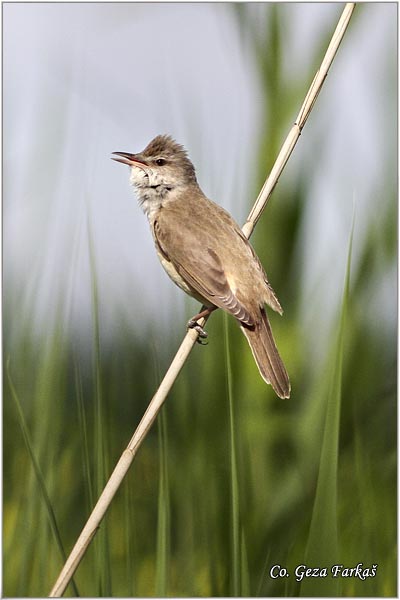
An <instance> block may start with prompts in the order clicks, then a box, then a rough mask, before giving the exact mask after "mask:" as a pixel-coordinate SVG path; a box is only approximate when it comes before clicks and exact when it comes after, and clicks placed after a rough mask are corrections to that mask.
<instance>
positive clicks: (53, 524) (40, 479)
mask: <svg viewBox="0 0 400 600" xmlns="http://www.w3.org/2000/svg"><path fill="white" fill-rule="evenodd" d="M6 372H7V380H8V384H9V386H10V391H11V396H12V398H13V400H14V403H15V406H16V409H17V414H18V423H19V426H20V428H21V432H22V436H23V438H24V442H25V446H26V449H27V451H28V455H29V458H30V461H31V464H32V468H33V471H34V473H35V477H36V481H37V483H38V486H39V490H40V494H41V498H42V500H43V503H44V506H45V508H46V512H47V516H48V519H49V523H50V528H51V531H52V534H53V536H54V539H55V542H56V544H57V547H58V549H59V552H60V556H61V560H62V563H63V564H64V562H65V561H66V559H67V556H66V553H65V550H64V546H63V543H62V539H61V534H60V530H59V528H58V525H57V519H56V516H55V513H54V509H53V505H52V503H51V500H50V496H49V494H48V492H47V488H46V482H45V478H44V475H43V473H42V470H41V468H40V465H39V463H38V461H37V460H36V456H35V452H34V450H33V445H32V442H31V438H30V435H29V430H28V427H27V424H26V421H25V416H24V412H23V410H22V406H21V403H20V401H19V397H18V394H17V391H16V389H15V386H14V383H13V380H12V378H11V373H10V361H9V359H8V360H7V362H6ZM71 585H72V589H73V591H74V595H75V596H79V592H78V588H77V586H76V584H75V582H74V580H73V579H72V580H71Z"/></svg>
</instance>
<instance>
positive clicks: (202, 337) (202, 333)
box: [187, 319, 208, 346]
mask: <svg viewBox="0 0 400 600" xmlns="http://www.w3.org/2000/svg"><path fill="white" fill-rule="evenodd" d="M187 328H188V329H194V330H195V331H197V333H198V334H199V337H198V338H197V343H198V344H201V345H202V346H206V345H207V344H208V342H205V341H204V340H205V339H206V338H207V337H208V333H207V331H205V330H204V329H203V328H202V327H201V326H200V325H199V324H198V322H197V321H196V320H195V319H190V320H189V321H188V323H187Z"/></svg>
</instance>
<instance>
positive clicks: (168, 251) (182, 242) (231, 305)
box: [112, 135, 291, 398]
mask: <svg viewBox="0 0 400 600" xmlns="http://www.w3.org/2000/svg"><path fill="white" fill-rule="evenodd" d="M112 154H113V155H114V156H112V158H113V160H116V161H117V162H120V163H123V164H125V165H128V166H129V167H130V183H131V185H132V186H133V187H134V191H135V193H136V196H137V199H138V201H139V204H140V205H141V207H142V209H143V211H144V213H145V214H146V215H147V218H148V221H149V224H150V229H151V232H152V235H153V239H154V244H155V247H156V251H157V255H158V258H159V259H160V262H161V264H162V266H163V267H164V269H165V271H166V272H167V274H168V275H169V277H170V278H171V279H172V281H173V282H174V283H175V284H176V285H178V286H179V287H180V288H181V289H182V290H183V291H185V292H186V293H187V294H189V295H190V296H192V297H194V298H196V299H197V300H199V302H201V303H202V305H203V307H202V311H200V312H199V313H198V314H197V315H195V316H194V317H193V318H192V319H191V320H190V321H189V323H188V327H194V328H196V329H197V330H198V332H199V335H200V337H205V336H206V335H207V334H206V333H205V332H204V331H203V330H202V328H201V327H200V326H199V324H198V320H199V319H200V317H202V316H206V315H208V314H210V313H211V312H212V311H213V310H215V309H216V308H221V309H223V310H224V311H226V312H227V313H229V314H230V315H232V316H233V317H234V318H235V319H236V321H237V322H238V323H239V326H240V329H241V330H242V332H243V333H244V335H245V337H246V339H247V341H248V343H249V346H250V348H251V351H252V353H253V356H254V359H255V362H256V364H257V367H258V370H259V372H260V375H261V376H262V378H263V379H264V380H265V381H266V382H267V383H268V384H270V385H271V386H272V388H273V390H274V391H275V393H276V394H277V396H279V397H280V398H289V397H290V391H291V386H290V381H289V376H288V374H287V371H286V368H285V365H284V364H283V361H282V359H281V357H280V355H279V352H278V349H277V347H276V344H275V340H274V337H273V335H272V330H271V326H270V323H269V320H268V316H267V313H266V309H265V305H268V306H269V307H270V308H272V310H274V311H276V312H278V313H279V314H280V315H282V313H283V311H282V308H281V305H280V303H279V301H278V298H277V296H276V294H275V292H274V290H273V289H272V286H271V284H270V283H269V281H268V278H267V275H266V272H265V270H264V268H263V266H262V264H261V261H260V259H259V258H258V256H257V254H256V253H255V251H254V249H253V247H252V245H251V244H250V242H249V241H248V239H247V238H246V236H245V235H244V234H243V232H242V230H241V229H240V227H239V225H238V224H237V223H236V221H235V220H234V219H233V218H232V217H231V215H230V214H229V213H228V212H227V211H226V210H225V209H224V208H222V207H221V206H219V205H218V204H216V203H215V202H213V201H212V200H210V199H209V198H207V197H206V196H205V194H204V193H203V192H202V190H201V188H200V186H199V184H198V182H197V177H196V171H195V168H194V166H193V164H192V162H191V160H190V159H189V156H188V154H187V152H186V150H185V148H184V147H183V146H182V145H181V144H179V143H177V142H176V141H175V140H174V139H173V138H172V137H171V136H169V135H158V136H157V137H155V138H154V139H153V140H152V141H151V142H150V143H149V144H148V145H147V146H146V148H145V149H144V150H143V151H141V152H139V153H137V154H131V153H128V152H113V153H112Z"/></svg>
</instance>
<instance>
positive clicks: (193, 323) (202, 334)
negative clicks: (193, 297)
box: [187, 304, 217, 344]
mask: <svg viewBox="0 0 400 600" xmlns="http://www.w3.org/2000/svg"><path fill="white" fill-rule="evenodd" d="M216 308H217V307H216V306H209V307H207V306H204V304H203V306H202V307H201V311H200V312H199V313H197V315H194V316H193V317H192V318H191V319H189V321H188V323H187V328H188V329H195V330H196V331H197V333H198V334H199V337H198V339H197V341H198V343H199V344H203V342H202V340H204V339H205V338H206V337H207V336H208V333H207V332H206V331H204V329H203V328H202V327H201V326H200V325H199V324H198V322H197V321H198V320H199V319H202V318H203V317H208V316H209V315H211V313H212V312H213V310H215V309H216Z"/></svg>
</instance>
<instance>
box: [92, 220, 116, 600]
mask: <svg viewBox="0 0 400 600" xmlns="http://www.w3.org/2000/svg"><path fill="white" fill-rule="evenodd" d="M87 231H88V249H89V264H90V279H91V296H92V316H93V377H94V402H95V418H94V427H95V440H96V456H97V469H96V483H95V489H96V497H97V498H98V497H99V496H100V494H101V493H102V491H103V488H104V486H105V483H106V481H107V474H108V468H107V460H106V457H107V454H108V452H107V436H106V435H105V432H106V427H107V420H106V419H105V417H104V400H103V386H102V377H101V347H100V320H99V296H98V283H97V269H96V260H95V250H94V243H93V237H92V233H91V229H90V223H89V222H88V226H87ZM96 548H97V569H96V572H97V573H99V581H98V586H99V596H106V597H109V596H111V595H112V589H111V588H112V585H111V566H110V554H109V538H108V534H107V524H106V522H105V521H103V523H102V526H101V528H100V530H99V533H98V535H97V539H96Z"/></svg>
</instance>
